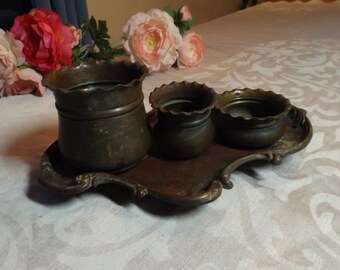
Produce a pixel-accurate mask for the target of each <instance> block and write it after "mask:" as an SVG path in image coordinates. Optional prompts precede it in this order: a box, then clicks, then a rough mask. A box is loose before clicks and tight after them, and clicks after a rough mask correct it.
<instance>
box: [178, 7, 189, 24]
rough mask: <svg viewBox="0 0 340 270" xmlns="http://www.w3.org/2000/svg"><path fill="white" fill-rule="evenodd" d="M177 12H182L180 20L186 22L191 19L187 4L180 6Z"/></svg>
mask: <svg viewBox="0 0 340 270" xmlns="http://www.w3.org/2000/svg"><path fill="white" fill-rule="evenodd" d="M179 13H180V14H182V21H184V22H186V21H190V20H192V16H191V13H190V10H189V8H188V6H187V5H184V6H183V7H181V9H180V10H179Z"/></svg>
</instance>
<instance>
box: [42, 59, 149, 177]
mask: <svg viewBox="0 0 340 270" xmlns="http://www.w3.org/2000/svg"><path fill="white" fill-rule="evenodd" d="M147 73H148V71H147V68H146V67H145V66H141V65H139V64H136V63H134V64H132V63H128V62H115V61H102V62H101V61H98V62H93V63H91V64H82V65H79V66H75V67H70V66H68V67H64V68H62V69H61V70H58V71H54V72H51V73H49V74H48V75H47V76H46V77H45V78H44V80H43V83H44V85H46V86H47V87H48V88H49V89H51V90H52V91H53V94H54V96H55V99H56V107H57V110H58V114H59V136H58V146H59V150H60V152H61V154H62V157H63V158H64V159H65V160H67V161H68V162H69V163H70V164H72V165H73V166H75V167H79V168H83V169H86V170H94V171H98V170H99V171H100V170H104V171H105V170H110V171H122V170H126V169H128V168H130V167H132V166H134V165H135V164H136V163H138V162H139V161H140V160H142V159H143V158H144V157H145V155H146V154H147V152H148V150H149V147H150V145H151V133H150V129H149V127H148V124H147V121H146V113H145V108H144V103H143V92H142V82H143V79H144V77H145V76H146V75H147Z"/></svg>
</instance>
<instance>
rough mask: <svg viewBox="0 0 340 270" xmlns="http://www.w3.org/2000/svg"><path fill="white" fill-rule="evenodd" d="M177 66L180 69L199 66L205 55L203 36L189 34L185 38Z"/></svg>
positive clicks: (179, 51)
mask: <svg viewBox="0 0 340 270" xmlns="http://www.w3.org/2000/svg"><path fill="white" fill-rule="evenodd" d="M178 53H179V57H178V59H177V66H178V67H179V68H180V69H184V68H188V67H192V66H197V65H198V64H199V63H200V62H201V61H202V60H203V55H204V42H203V38H202V36H201V35H199V34H197V33H196V32H188V33H187V34H186V35H185V36H184V37H183V43H182V46H181V47H180V48H179V50H178Z"/></svg>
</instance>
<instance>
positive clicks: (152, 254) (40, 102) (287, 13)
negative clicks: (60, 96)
mask: <svg viewBox="0 0 340 270" xmlns="http://www.w3.org/2000/svg"><path fill="white" fill-rule="evenodd" d="M339 29H340V2H339V1H336V2H332V3H327V2H323V1H320V0H313V1H309V2H301V1H296V2H293V3H292V2H276V3H271V2H267V3H263V4H260V5H257V6H255V7H251V8H248V9H246V10H243V11H240V12H236V13H234V14H231V15H227V16H225V17H221V18H219V19H216V20H213V21H210V22H208V23H204V24H201V25H198V26H196V27H195V29H194V30H196V31H197V32H198V33H200V34H202V36H203V37H204V40H205V43H206V53H205V59H204V61H203V62H202V63H201V65H199V66H198V67H195V68H190V69H186V70H178V69H175V68H172V69H171V70H169V71H167V72H165V73H155V74H152V75H150V76H148V77H147V78H146V79H145V81H144V84H143V90H144V94H145V106H146V108H147V110H150V108H151V107H150V105H149V102H148V96H149V93H150V92H151V91H152V90H153V89H154V88H155V87H157V86H160V85H162V84H164V83H170V82H172V81H183V80H186V81H197V82H200V83H206V84H207V85H209V86H211V87H213V88H214V89H215V90H216V91H217V92H218V93H221V92H223V91H226V90H231V89H234V88H244V87H250V88H263V89H268V90H273V91H275V92H277V93H281V94H283V95H284V96H286V97H287V98H289V99H290V100H291V102H292V103H293V104H294V105H296V106H298V107H301V108H304V109H305V110H306V111H307V112H308V113H307V116H308V118H309V119H310V120H311V122H312V125H313V128H314V135H313V138H312V141H311V142H310V144H309V145H308V147H307V148H305V149H304V150H302V151H300V152H298V153H295V154H293V155H289V156H286V157H285V158H284V160H283V162H282V164H281V165H279V166H275V165H272V164H270V163H264V162H259V163H258V162H255V163H251V164H248V165H247V166H242V167H241V168H239V169H238V170H236V171H235V172H234V173H233V174H232V180H233V182H234V188H233V189H231V190H223V192H222V195H221V196H220V197H219V198H218V199H217V200H216V201H214V202H212V203H210V204H207V205H204V206H200V207H195V208H185V207H179V206H175V205H171V204H166V203H164V202H161V201H158V200H156V199H153V198H150V197H146V198H143V199H138V198H135V197H133V196H132V195H131V194H130V192H129V191H128V190H127V189H125V188H123V187H119V186H114V185H105V186H101V187H98V188H97V189H94V190H91V191H87V192H85V193H82V194H79V195H76V196H62V195H58V194H56V193H54V192H53V191H51V190H49V189H47V188H45V187H43V186H41V185H40V184H39V183H38V182H37V181H36V178H37V174H38V170H39V160H40V157H41V155H42V153H43V152H44V151H45V149H46V148H47V147H48V146H49V145H50V144H51V143H52V142H54V141H55V140H56V138H57V129H58V119H57V112H56V109H55V107H54V98H53V95H52V93H51V92H50V91H47V92H46V94H45V96H44V97H43V98H38V97H35V96H32V95H25V96H15V97H9V98H1V99H0V117H1V121H0V130H1V136H0V269H4V270H5V269H6V270H8V269H190V270H192V269H197V270H198V269H200V270H203V269H204V270H205V269H209V270H212V269H214V270H216V269H340V117H339V116H340V106H339V105H340V31H339Z"/></svg>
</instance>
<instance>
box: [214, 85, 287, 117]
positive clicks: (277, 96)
mask: <svg viewBox="0 0 340 270" xmlns="http://www.w3.org/2000/svg"><path fill="white" fill-rule="evenodd" d="M239 91H242V92H243V91H244V92H248V91H257V92H262V93H265V94H268V95H271V96H272V97H275V98H277V99H280V100H281V101H282V103H281V104H282V105H283V106H284V109H283V110H282V111H281V112H280V113H277V114H275V115H270V116H265V117H257V116H254V117H244V116H242V115H240V116H234V115H232V114H231V113H229V112H225V111H223V110H222V108H223V107H225V104H226V103H224V105H223V106H222V108H221V106H219V104H218V100H219V96H223V95H227V94H232V95H234V94H235V93H236V92H239ZM241 99H243V98H242V97H241V98H237V97H236V98H235V99H234V100H241ZM249 99H252V100H258V101H264V99H259V98H249ZM229 103H232V102H229ZM291 106H292V105H291V102H290V100H289V99H288V98H286V97H284V96H283V95H282V94H278V93H275V92H274V91H271V90H263V89H260V88H256V89H251V88H243V89H239V88H237V89H233V90H231V91H224V92H223V93H221V94H219V95H218V97H217V101H216V106H215V107H216V109H218V110H219V112H220V113H221V114H224V115H228V116H230V117H231V118H233V119H235V120H243V121H253V120H258V121H267V120H273V121H274V120H278V119H280V118H282V117H285V116H286V115H287V114H288V113H289V111H290V110H291Z"/></svg>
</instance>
